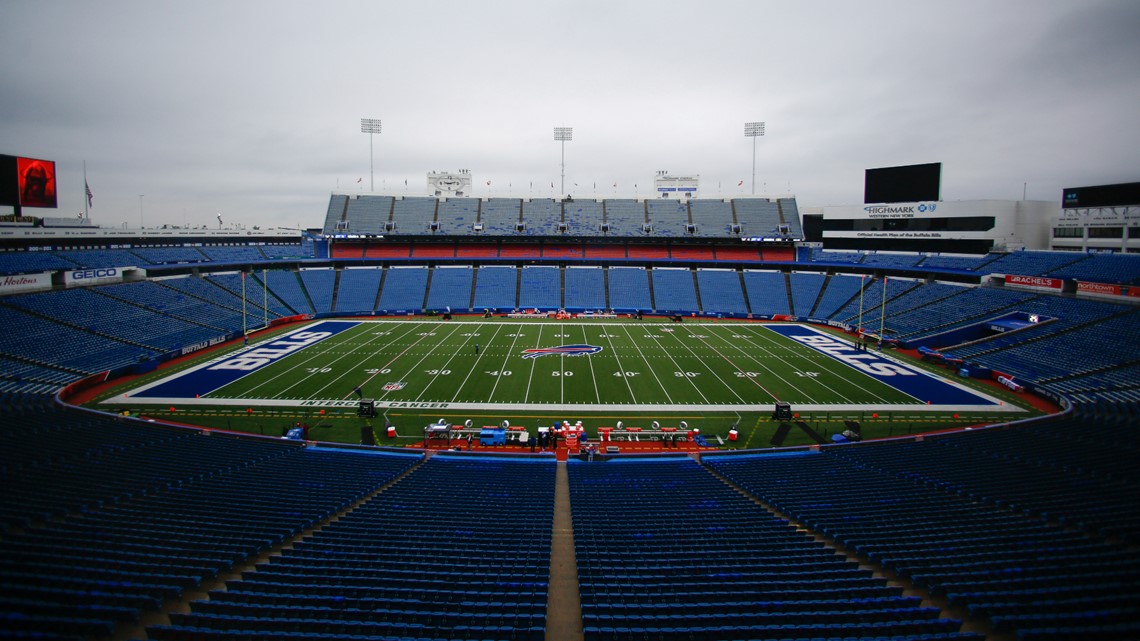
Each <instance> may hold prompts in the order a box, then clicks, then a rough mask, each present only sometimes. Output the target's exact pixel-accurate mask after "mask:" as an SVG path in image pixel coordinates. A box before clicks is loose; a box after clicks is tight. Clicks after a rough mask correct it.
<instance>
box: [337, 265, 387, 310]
mask: <svg viewBox="0 0 1140 641" xmlns="http://www.w3.org/2000/svg"><path fill="white" fill-rule="evenodd" d="M334 273H335V274H336V276H334V277H333V284H332V304H331V305H330V306H329V309H336V299H337V297H338V296H339V295H340V275H341V274H343V273H344V272H343V271H342V270H339V269H337V270H334ZM373 309H376V308H375V307H373Z"/></svg>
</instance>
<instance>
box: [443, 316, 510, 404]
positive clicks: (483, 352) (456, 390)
mask: <svg viewBox="0 0 1140 641" xmlns="http://www.w3.org/2000/svg"><path fill="white" fill-rule="evenodd" d="M504 327H506V325H504V324H502V323H499V324H497V325H496V326H495V333H494V334H492V335H491V340H489V341H487V347H488V349H489V348H490V347H491V344H492V343H494V342H495V337H496V336H498V335H499V332H500V331H501V330H502V329H503V328H504ZM486 353H487V350H486V349H484V350H483V351H482V353H480V354H479V356H478V358H476V359H475V365H474V366H473V367H472V368H471V369H469V370H467V376H464V377H463V382H462V383H460V384H459V387H457V388H455V396H452V397H451V402H452V403H454V402H455V399H456V398H458V397H459V392H461V391H462V390H463V388H464V387H466V386H467V381H469V380H471V375H472V374H474V373H475V370H477V369H479V361H481V360H482V359H483V355H484V354H486ZM502 374H503V371H502V370H499V377H502ZM496 378H498V377H496ZM492 391H493V390H492Z"/></svg>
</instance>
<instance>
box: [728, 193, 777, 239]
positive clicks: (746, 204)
mask: <svg viewBox="0 0 1140 641" xmlns="http://www.w3.org/2000/svg"><path fill="white" fill-rule="evenodd" d="M732 206H733V208H734V209H735V210H736V223H737V224H738V225H740V233H741V234H743V235H745V236H777V235H779V233H780V225H781V224H783V223H782V222H781V221H780V209H779V205H778V204H777V203H774V202H772V201H771V200H768V199H767V198H737V199H735V200H733V201H732Z"/></svg>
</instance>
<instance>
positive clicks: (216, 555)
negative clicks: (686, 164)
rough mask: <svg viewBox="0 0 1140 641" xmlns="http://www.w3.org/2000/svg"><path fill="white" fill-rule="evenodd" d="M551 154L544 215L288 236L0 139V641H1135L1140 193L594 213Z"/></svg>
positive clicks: (466, 206)
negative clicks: (192, 215)
mask: <svg viewBox="0 0 1140 641" xmlns="http://www.w3.org/2000/svg"><path fill="white" fill-rule="evenodd" d="M599 28H601V27H599ZM512 95H513V94H512ZM351 124H352V125H353V128H355V122H353V123H351ZM360 125H361V126H360V133H366V134H369V154H370V155H371V152H372V147H371V145H372V139H371V136H372V135H374V134H379V133H380V132H381V127H380V121H379V120H373V119H369V118H363V119H361V122H360ZM735 126H736V125H735V124H734V127H735ZM314 129H319V128H317V127H314ZM553 129H554V132H553V133H554V138H553V141H556V142H559V143H561V144H562V154H563V157H562V165H561V171H562V180H563V184H561V185H559V188H560V189H559V191H558V192H555V181H554V180H549V185H550V188H549V190H547V189H546V188H545V186H544V185H540V187H542V188H541V189H537V190H536V189H535V183H534V181H529V184H528V185H527V187H526V188H523V187H521V185H522V184H523V182H522V181H521V180H520V181H519V182H518V185H520V186H519V187H517V188H516V187H515V186H514V185H513V184H511V183H508V184H507V186H506V187H498V186H497V185H496V186H494V187H493V186H492V181H491V180H486V179H484V178H483V177H482V175H479V178H475V176H476V175H477V173H473V170H468V169H457V170H454V171H451V170H448V171H436V170H432V171H426V170H423V169H421V168H420V167H421V166H422V165H421V164H419V163H418V161H412V160H408V161H400V162H401V163H404V165H405V166H401V168H400V170H401V171H403V172H406V173H408V174H413V175H417V174H418V177H417V178H416V179H415V180H414V181H413V184H411V185H409V184H408V180H406V179H405V180H404V181H403V183H402V184H399V185H398V186H397V187H394V188H393V187H389V186H388V185H387V184H386V181H385V180H383V179H382V180H381V182H380V183H379V185H377V184H376V181H375V180H374V178H371V177H369V178H365V176H368V174H363V175H362V176H360V177H359V178H357V179H356V180H355V182H351V183H350V187H347V188H342V187H341V186H340V184H339V180H338V182H337V188H336V189H331V190H326V191H321V192H320V194H319V199H320V203H319V207H315V208H313V209H312V210H311V211H309V212H307V213H306V214H305V216H306V219H305V221H304V222H303V223H301V224H300V226H299V227H297V228H287V227H283V226H275V227H267V228H265V229H261V228H259V227H254V228H253V229H249V228H246V227H245V226H242V225H237V224H229V225H227V224H225V223H224V222H223V216H222V214H221V213H218V214H217V224H216V228H214V227H215V226H214V224H213V221H212V220H211V221H210V224H209V225H200V226H193V225H186V224H182V225H178V224H173V223H171V224H163V225H158V224H151V225H150V226H148V225H146V224H144V221H143V218H144V202H148V201H145V200H144V195H143V194H138V195H137V207H138V211H137V217H138V219H139V221H140V222H139V224H138V225H137V226H136V225H134V224H133V223H132V224H128V223H125V222H124V223H122V224H118V225H116V224H113V223H112V224H108V225H104V226H101V225H98V224H95V223H93V222H92V219H91V217H90V216H89V215H88V213H89V212H87V206H90V205H91V204H92V202H93V190H92V186H91V185H90V183H89V182H88V180H87V176H86V171H87V169H86V165H84V170H83V171H84V174H83V178H82V180H77V179H75V176H74V171H73V172H72V174H65V172H64V170H63V167H64V165H65V164H67V165H69V166H72V167H73V166H75V165H76V164H77V160H76V158H63V157H57V158H55V159H52V158H50V157H43V156H46V154H42V153H40V151H39V150H38V149H37V148H29V149H21V148H11V147H10V146H9V143H7V142H6V143H5V147H4V148H3V149H0V152H3V155H0V207H5V208H10V210H11V214H10V215H5V214H3V213H2V212H0V323H2V324H3V325H4V326H5V327H6V329H7V331H5V332H3V333H2V334H0V417H2V421H0V423H2V425H3V431H4V443H3V448H2V450H0V451H2V452H3V453H2V454H0V473H2V474H3V475H4V478H5V482H6V485H7V488H6V489H7V491H6V492H4V494H3V498H2V499H0V638H4V639H27V640H32V639H36V640H49V641H80V640H83V641H126V640H157V641H197V640H209V639H219V640H221V639H226V640H230V639H236V640H244V641H269V640H274V641H277V640H282V639H293V640H297V641H317V640H326V639H343V640H360V641H365V640H379V641H451V640H472V641H656V640H662V641H751V640H762V639H763V640H782V641H940V640H956V641H1013V640H1018V641H1073V640H1081V641H1083V640H1130V639H1138V638H1140V547H1138V546H1140V491H1138V490H1140V472H1138V471H1137V466H1136V464H1135V461H1136V460H1137V457H1140V445H1137V444H1136V442H1135V441H1133V439H1132V437H1133V436H1135V435H1136V433H1137V432H1136V430H1137V428H1140V182H1118V181H1113V182H1110V181H1109V180H1107V179H1106V180H1104V181H1101V182H1086V181H1085V176H1086V174H1083V173H1079V172H1077V170H1076V168H1074V169H1073V175H1074V176H1075V177H1074V178H1073V179H1072V182H1071V183H1066V184H1071V185H1076V186H1072V187H1066V188H1064V189H1063V190H1057V191H1056V193H1052V194H1051V195H1050V196H1049V197H1048V198H1045V199H1041V200H1031V199H1028V198H1027V197H1026V191H1025V190H1026V188H1025V187H1024V186H1023V185H1021V184H1019V185H1018V191H1020V192H1021V194H1022V198H1021V199H1020V200H1009V199H1006V200H1002V199H997V198H993V199H973V200H969V199H967V200H951V199H947V198H945V197H944V195H945V193H947V192H948V191H952V190H953V189H955V188H956V187H954V186H948V185H949V184H952V183H954V182H955V181H962V180H964V178H963V176H964V175H966V174H968V173H969V172H966V171H962V170H961V165H960V164H958V165H954V164H953V161H949V160H948V161H947V163H946V166H945V167H944V165H943V163H942V162H927V163H922V164H902V162H904V161H900V163H899V164H894V165H890V166H870V165H873V164H875V163H876V161H875V160H872V159H868V160H867V161H866V162H864V163H863V164H861V165H860V166H859V168H858V172H859V173H861V174H862V177H863V180H864V184H863V185H862V187H863V202H862V203H859V204H857V205H852V204H837V205H834V206H830V205H819V204H818V203H819V202H821V201H820V197H817V196H816V195H815V194H812V193H811V190H810V189H805V190H804V191H803V192H797V191H793V190H791V189H790V184H789V185H787V187H788V189H786V190H783V189H767V190H766V192H767V193H765V194H764V195H758V194H756V185H755V173H756V169H755V163H756V160H755V149H756V148H755V146H753V147H752V152H753V160H752V162H753V184H752V189H751V190H750V191H751V192H752V193H747V194H746V193H744V189H745V188H744V183H745V180H743V179H742V180H740V181H739V185H737V188H736V191H734V192H732V193H724V190H723V189H722V188H721V186H720V185H716V186H715V187H714V185H713V184H711V181H709V180H707V179H704V180H703V179H702V178H701V177H700V176H699V175H697V174H695V173H694V174H685V175H677V174H672V173H670V172H667V171H656V174H655V176H654V177H653V178H652V179H650V180H646V179H644V178H642V179H640V180H641V181H642V182H641V183H638V184H640V185H641V187H638V184H634V185H633V187H634V188H637V189H638V191H633V190H629V193H626V191H625V190H623V189H622V188H619V187H618V183H617V182H614V183H612V185H613V187H612V192H613V193H612V194H610V193H609V191H610V190H603V192H605V193H602V194H599V193H598V184H597V183H596V182H595V183H593V185H592V187H585V186H582V187H579V184H578V183H575V182H573V180H572V182H571V186H570V188H567V187H566V185H565V174H566V166H565V165H566V160H565V153H566V152H565V144H566V143H567V142H570V141H572V140H573V131H572V129H571V128H569V127H563V126H558V127H554V128H553ZM764 132H765V128H764V123H762V122H749V123H745V136H746V137H748V138H750V141H749V144H750V145H755V144H756V139H757V138H758V137H760V136H764V135H765V133H764ZM354 133H355V132H354ZM543 133H544V136H547V135H548V132H546V131H544V132H543ZM313 135H317V134H313ZM736 135H737V136H739V133H736ZM480 144H486V145H490V144H492V143H480ZM218 151H219V156H220V157H222V156H224V154H223V153H221V152H223V151H224V149H219V150H218ZM520 153H521V152H520ZM981 153H984V152H981ZM932 154H933V155H937V152H936V151H930V152H924V155H925V156H927V157H928V156H930V155H932ZM871 156H872V154H870V153H868V157H871ZM908 157H909V156H908ZM369 160H370V164H371V158H370V159H369ZM1074 162H1075V161H1074ZM57 163H58V165H59V167H57ZM358 164H359V163H358ZM823 165H824V163H823V161H822V159H821V161H820V167H821V168H820V171H823V170H824V169H823ZM641 170H642V168H641V167H637V168H635V170H634V171H641ZM474 171H475V172H478V171H480V170H474ZM651 171H652V170H647V171H644V172H642V173H643V174H645V175H647V176H648V175H651ZM191 178H195V177H191ZM279 180H280V181H281V182H282V183H284V182H287V181H288V178H286V177H280V178H279ZM421 180H422V183H420V182H419V181H421ZM1113 180H1115V179H1113ZM539 182H542V181H539ZM735 182H736V181H735V180H734V181H733V183H735ZM70 183H74V184H70ZM369 183H371V184H369ZM392 184H393V185H396V184H397V181H396V180H394V179H393V180H392ZM581 184H582V185H586V184H587V183H586V181H585V179H582V182H581ZM648 184H652V187H651V188H646V187H645V185H648ZM764 186H765V187H766V185H764ZM603 187H605V185H603ZM126 189H128V190H130V192H131V195H130V198H131V199H132V201H130V202H129V204H130V206H129V207H126V209H131V208H133V206H134V204H135V203H134V202H133V199H134V198H135V192H136V191H140V190H142V188H141V187H140V188H139V189H134V185H131V186H130V187H128V188H126ZM69 191H70V192H82V193H83V195H84V196H83V198H84V202H85V203H86V205H85V207H84V211H83V212H81V213H80V215H79V216H78V217H76V218H72V217H66V216H56V210H59V209H62V208H63V205H62V204H61V202H62V200H61V199H62V198H63V196H62V195H61V194H63V193H65V192H69ZM563 193H564V194H565V195H562V194H563ZM156 199H157V198H156ZM118 213H121V212H116V215H117V214H118ZM127 215H130V216H134V215H135V213H134V212H130V211H128V212H126V213H125V214H124V217H126V216H127ZM211 215H212V214H211ZM227 215H228V214H227ZM182 217H183V219H185V217H186V213H185V212H183V213H182Z"/></svg>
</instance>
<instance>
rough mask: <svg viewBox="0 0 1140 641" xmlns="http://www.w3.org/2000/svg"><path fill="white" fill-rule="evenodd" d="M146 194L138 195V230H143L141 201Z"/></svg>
mask: <svg viewBox="0 0 1140 641" xmlns="http://www.w3.org/2000/svg"><path fill="white" fill-rule="evenodd" d="M145 195H146V194H139V229H142V228H143V215H142V199H143V196H145Z"/></svg>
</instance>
